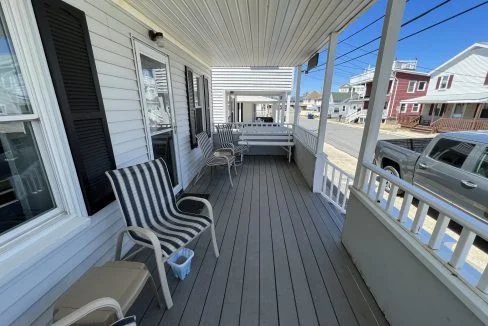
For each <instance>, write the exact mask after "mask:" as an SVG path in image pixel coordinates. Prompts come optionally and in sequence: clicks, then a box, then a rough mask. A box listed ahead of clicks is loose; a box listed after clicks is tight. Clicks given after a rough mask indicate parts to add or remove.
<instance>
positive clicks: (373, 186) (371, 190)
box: [367, 171, 376, 199]
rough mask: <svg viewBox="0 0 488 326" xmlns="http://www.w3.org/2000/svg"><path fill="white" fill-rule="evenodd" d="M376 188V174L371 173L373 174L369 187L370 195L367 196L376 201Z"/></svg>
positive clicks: (370, 177)
mask: <svg viewBox="0 0 488 326" xmlns="http://www.w3.org/2000/svg"><path fill="white" fill-rule="evenodd" d="M375 187H376V173H374V172H373V171H371V174H370V176H369V185H368V193H367V195H368V196H369V197H370V198H371V199H374V191H375Z"/></svg>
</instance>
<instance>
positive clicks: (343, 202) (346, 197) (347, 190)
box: [341, 178, 349, 209]
mask: <svg viewBox="0 0 488 326" xmlns="http://www.w3.org/2000/svg"><path fill="white" fill-rule="evenodd" d="M348 197H349V178H347V181H346V189H345V190H344V198H342V204H341V207H342V209H346V203H347V199H348Z"/></svg>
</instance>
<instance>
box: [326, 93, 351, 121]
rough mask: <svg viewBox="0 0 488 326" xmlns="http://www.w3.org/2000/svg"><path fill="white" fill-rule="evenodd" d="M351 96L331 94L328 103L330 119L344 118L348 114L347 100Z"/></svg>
mask: <svg viewBox="0 0 488 326" xmlns="http://www.w3.org/2000/svg"><path fill="white" fill-rule="evenodd" d="M350 98H351V94H349V93H345V92H331V93H330V101H329V116H330V117H332V118H338V117H345V116H346V115H347V114H348V113H349V110H348V109H349V107H350V106H349V105H347V102H348V100H349V99H350Z"/></svg>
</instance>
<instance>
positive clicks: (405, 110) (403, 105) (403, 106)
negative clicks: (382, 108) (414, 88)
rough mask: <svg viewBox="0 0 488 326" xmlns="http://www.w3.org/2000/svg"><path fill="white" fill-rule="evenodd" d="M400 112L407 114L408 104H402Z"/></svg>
mask: <svg viewBox="0 0 488 326" xmlns="http://www.w3.org/2000/svg"><path fill="white" fill-rule="evenodd" d="M400 112H407V104H406V103H402V104H400Z"/></svg>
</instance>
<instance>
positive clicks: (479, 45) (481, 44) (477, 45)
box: [429, 42, 488, 75]
mask: <svg viewBox="0 0 488 326" xmlns="http://www.w3.org/2000/svg"><path fill="white" fill-rule="evenodd" d="M474 48H488V42H477V43H474V44H473V45H471V46H469V47H467V48H466V49H465V50H463V51H461V52H459V53H458V54H457V55H455V56H454V57H452V58H451V59H449V60H447V61H446V62H444V63H443V64H441V65H440V66H438V67H437V68H435V69H434V70H432V71H431V72H429V75H432V74H434V73H436V72H437V71H439V70H441V69H442V68H444V67H445V66H447V65H448V64H450V63H451V62H453V61H454V60H456V59H457V58H460V57H462V56H463V55H465V54H466V53H468V52H469V51H471V50H472V49H474Z"/></svg>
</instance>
